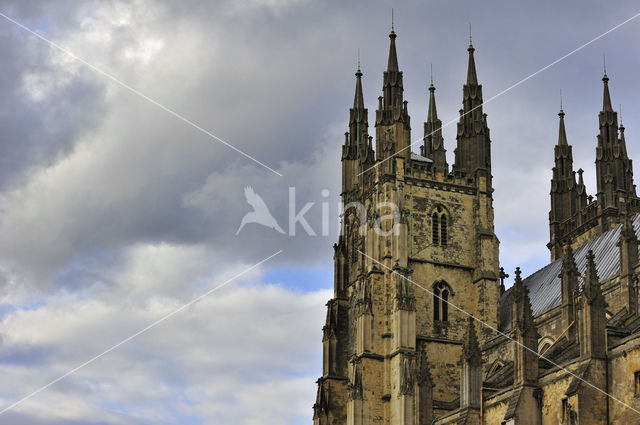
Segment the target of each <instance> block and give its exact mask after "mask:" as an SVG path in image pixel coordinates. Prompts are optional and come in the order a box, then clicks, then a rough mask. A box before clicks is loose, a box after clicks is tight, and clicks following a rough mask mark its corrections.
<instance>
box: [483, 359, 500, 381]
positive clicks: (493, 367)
mask: <svg viewBox="0 0 640 425" xmlns="http://www.w3.org/2000/svg"><path fill="white" fill-rule="evenodd" d="M503 367H504V362H502V361H500V360H496V361H495V362H493V364H492V365H491V367H490V368H489V371H488V372H487V378H489V377H491V376H493V375H495V374H496V373H497V372H498V371H499V370H500V369H502V368H503Z"/></svg>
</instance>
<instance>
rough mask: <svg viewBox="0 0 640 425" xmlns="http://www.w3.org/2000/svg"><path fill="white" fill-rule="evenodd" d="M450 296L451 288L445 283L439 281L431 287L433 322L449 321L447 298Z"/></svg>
mask: <svg viewBox="0 0 640 425" xmlns="http://www.w3.org/2000/svg"><path fill="white" fill-rule="evenodd" d="M451 295H452V292H451V287H450V286H449V285H448V284H447V283H446V282H444V281H440V282H436V283H435V284H434V285H433V320H435V321H439V322H448V321H449V296H451Z"/></svg>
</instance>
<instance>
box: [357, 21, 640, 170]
mask: <svg viewBox="0 0 640 425" xmlns="http://www.w3.org/2000/svg"><path fill="white" fill-rule="evenodd" d="M638 17H640V12H638V13H636V14H635V15H633V16H631V17H630V18H627V19H625V20H624V21H622V22H620V23H619V24H617V25H614V26H613V27H611V28H609V29H608V30H607V31H605V32H603V33H602V34H600V35H598V36H597V37H594V38H592V39H591V40H589V41H587V42H586V43H584V44H583V45H581V46H579V47H576V48H575V49H573V50H572V51H570V52H569V53H567V54H565V55H564V56H561V57H559V58H558V59H556V60H554V61H553V62H551V63H550V64H548V65H545V66H543V67H542V68H540V69H538V70H537V71H536V72H534V73H532V74H529V75H528V76H526V77H524V78H523V79H522V80H520V81H518V82H517V83H514V84H512V85H510V86H509V87H507V88H506V89H504V90H502V91H501V92H499V93H498V94H496V95H494V96H492V97H490V98H489V99H487V100H486V101H484V102H482V103H481V104H480V105H478V106H476V107H474V108H471V109H470V110H469V111H467V112H465V113H463V114H461V115H459V116H457V117H456V118H454V119H452V120H451V121H448V122H446V123H445V124H444V125H442V126H441V127H440V128H439V129H442V128H445V127H448V126H450V125H451V124H454V123H456V122H458V120H459V119H460V118H462V117H463V116H465V115H468V114H470V113H471V112H473V111H475V110H476V109H478V108H482V107H483V106H484V105H486V104H487V103H489V102H491V101H494V100H496V99H497V98H499V97H500V96H502V95H503V94H505V93H507V92H509V91H511V90H512V89H514V88H516V87H518V86H520V85H521V84H524V83H525V82H527V81H529V80H530V79H532V78H533V77H535V76H536V75H538V74H540V73H541V72H544V71H546V70H547V69H549V68H551V67H552V66H554V65H557V64H558V63H560V62H562V61H563V60H565V59H567V58H568V57H569V56H571V55H573V54H574V53H577V52H579V51H580V50H582V49H584V48H585V47H587V46H589V45H590V44H592V43H595V42H596V41H598V40H600V39H601V38H603V37H605V36H606V35H608V34H610V33H612V32H613V31H615V30H617V29H618V28H620V27H621V26H623V25H625V24H627V23H629V22H631V21H633V20H634V19H636V18H638ZM439 129H436V130H434V131H432V132H431V133H429V134H427V135H425V136H423V137H420V138H419V139H416V140H414V141H413V142H411V144H409V145H408V146H405V147H404V148H402V149H400V150H399V151H397V152H395V153H393V154H391V155H389V156H388V157H386V158H384V159H382V160H380V161H378V162H376V163H375V164H374V165H372V166H371V167H369V168H367V169H366V170H364V171H362V172H361V173H359V174H358V176H361V175H362V174H364V173H366V172H367V171H369V170H371V169H374V168H376V167H378V166H379V165H381V164H382V163H383V162H386V161H388V160H390V159H391V158H393V157H395V156H396V155H398V154H400V153H402V152H404V151H405V150H407V149H411V147H412V146H413V145H415V144H416V143H419V142H422V141H424V139H425V138H427V137H429V136H431V135H433V134H434V133H435V132H436V131H438V130H439Z"/></svg>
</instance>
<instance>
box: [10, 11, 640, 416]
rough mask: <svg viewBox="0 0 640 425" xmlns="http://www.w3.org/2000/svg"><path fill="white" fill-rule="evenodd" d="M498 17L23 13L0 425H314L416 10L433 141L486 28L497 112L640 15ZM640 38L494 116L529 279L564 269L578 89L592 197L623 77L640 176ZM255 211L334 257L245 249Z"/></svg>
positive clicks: (637, 28)
mask: <svg viewBox="0 0 640 425" xmlns="http://www.w3.org/2000/svg"><path fill="white" fill-rule="evenodd" d="M479 3H480V2H476V1H471V0H469V1H457V2H452V1H447V2H445V1H435V0H430V1H426V2H425V1H415V2H402V3H397V4H394V3H393V2H387V1H367V2H322V1H311V0H246V1H237V0H234V1H231V0H228V1H222V0H221V1H201V0H194V1H189V2H185V1H178V0H175V1H169V0H163V1H153V0H135V1H116V0H112V1H82V2H79V1H72V0H68V1H65V0H50V1H44V0H14V1H10V0H1V1H0V13H2V14H3V15H4V16H0V52H1V55H0V57H1V59H0V60H1V61H2V66H1V67H0V99H1V100H0V129H1V136H0V235H1V236H0V376H2V379H0V410H3V409H5V410H4V411H3V413H0V422H2V423H7V424H27V425H30V424H62V423H65V424H80V423H82V424H87V423H92V424H93V423H95V424H148V423H154V424H177V423H180V424H201V423H215V424H220V425H226V424H239V423H242V424H265V423H269V424H271V423H273V424H276V423H277V424H308V423H310V422H311V416H312V410H311V406H312V404H313V402H314V398H315V384H314V381H315V379H316V378H317V376H318V375H319V374H320V366H321V345H320V341H321V327H322V325H323V322H324V303H325V302H326V300H327V299H328V298H329V297H330V296H331V293H332V290H331V288H332V285H333V282H332V274H333V270H332V268H333V266H332V248H331V246H332V244H333V243H334V242H335V240H336V233H337V216H336V212H337V209H338V206H337V203H338V195H339V183H340V181H339V180H340V161H339V152H340V145H341V143H342V142H343V136H342V134H343V133H344V131H345V130H346V127H347V119H348V108H349V106H350V105H351V103H352V101H353V90H354V76H353V74H354V72H355V68H356V52H357V49H358V48H359V49H360V55H361V63H362V70H363V72H364V77H363V84H364V94H365V102H366V103H367V106H368V108H369V110H370V119H369V122H370V123H373V113H374V112H373V111H374V109H375V107H376V104H377V101H376V99H377V97H378V95H379V94H380V91H381V86H382V71H383V70H384V67H385V64H386V58H387V51H388V37H387V36H388V33H389V30H390V15H391V8H392V7H394V8H395V17H396V19H395V24H396V32H397V34H398V39H397V44H398V56H399V63H400V67H401V69H402V70H403V71H404V78H405V94H406V99H407V100H408V101H409V111H410V114H411V115H412V118H413V127H414V129H415V131H416V132H414V134H413V138H414V139H416V138H419V137H420V136H421V134H419V133H418V132H419V129H420V128H421V123H422V122H423V121H424V120H425V117H426V103H427V90H426V89H427V86H428V79H429V72H428V70H429V67H430V64H433V74H434V82H435V84H436V87H437V92H436V95H437V102H438V112H439V114H440V118H441V119H442V120H443V122H445V123H446V122H448V121H450V120H451V119H454V118H455V117H456V116H457V114H458V112H457V111H458V109H459V108H460V105H461V98H462V83H463V81H464V78H465V73H466V62H467V52H466V48H467V44H468V26H469V23H471V24H472V28H473V42H474V45H475V47H476V63H477V67H478V75H479V79H480V80H481V83H482V84H483V86H484V95H485V99H489V98H490V97H492V96H494V95H497V94H499V93H501V92H502V91H504V90H505V89H507V88H509V87H510V86H512V85H513V84H515V83H517V82H519V81H521V80H522V79H523V78H525V77H527V76H529V75H531V74H532V73H534V72H536V71H537V70H539V69H541V68H543V67H545V66H546V65H548V64H550V63H552V62H553V61H555V60H556V59H558V58H560V57H562V56H564V55H566V54H567V53H569V52H571V51H572V50H574V49H576V48H578V47H580V46H581V45H583V44H584V43H586V42H588V41H589V40H592V39H593V38H595V37H597V36H599V35H601V34H602V33H604V32H606V31H608V30H609V29H611V28H612V27H614V26H616V25H617V24H619V23H621V22H623V21H625V20H627V19H629V18H630V17H632V16H634V15H636V14H637V13H639V12H640V6H638V5H637V4H635V3H634V2H632V1H626V2H616V1H612V2H601V1H595V0H590V1H584V0H572V1H565V2H557V1H547V0H544V1H537V2H529V3H528V4H524V2H506V1H488V2H482V3H483V7H480V5H479ZM8 18H10V19H13V20H15V21H17V22H19V23H20V24H22V25H24V26H26V27H28V28H29V29H31V30H33V31H36V32H37V33H38V34H40V35H41V36H42V37H44V38H46V39H47V40H49V41H51V42H52V43H55V44H56V45H58V46H60V47H62V48H64V49H67V50H68V51H70V52H72V53H73V54H74V55H76V56H77V57H78V58H81V59H82V60H83V61H85V62H86V63H88V64H91V66H92V67H93V69H92V67H91V66H87V64H86V63H83V62H82V61H79V60H78V59H76V58H73V57H71V56H70V55H68V54H66V53H64V52H63V51H61V50H60V49H58V48H55V47H53V46H52V45H51V44H48V43H47V42H46V41H44V40H42V39H39V38H38V37H36V36H34V35H33V34H30V33H29V32H28V31H27V30H25V29H24V28H21V27H20V26H18V25H17V24H16V23H13V22H11V21H10V20H9V19H8ZM639 37H640V17H638V18H637V19H634V20H632V21H630V22H628V23H627V24H625V25H624V26H622V27H620V28H618V29H616V30H615V31H613V32H611V33H610V34H607V35H606V36H605V37H603V38H602V39H600V40H598V41H596V42H594V43H592V44H590V45H589V46H587V47H585V48H584V49H582V50H580V51H579V52H577V53H575V54H573V55H571V56H570V57H568V58H567V59H565V60H563V61H561V62H560V63H558V64H556V65H554V66H552V67H551V68H549V69H547V70H545V71H543V72H541V73H539V74H538V75H535V76H534V77H533V78H531V79H529V80H527V81H526V82H524V83H523V84H521V85H519V86H517V87H515V88H513V89H511V90H509V91H507V92H506V93H504V94H502V95H500V96H499V97H497V98H496V99H495V100H493V101H491V102H490V103H488V104H487V105H486V106H485V112H487V113H488V114H489V118H488V119H489V126H490V128H491V134H492V140H493V147H492V148H493V174H494V186H495V189H496V192H495V211H496V233H497V234H498V237H499V238H500V241H501V246H500V248H501V254H500V259H501V265H503V266H504V267H505V268H506V269H508V270H513V269H514V268H515V266H516V265H520V266H521V267H522V268H523V270H524V271H525V274H529V273H532V272H533V271H535V270H536V269H537V268H539V267H541V266H543V265H544V264H546V262H547V261H548V257H549V254H548V251H547V249H546V247H545V244H546V242H547V240H548V227H547V220H548V215H547V214H548V209H549V199H548V192H549V179H550V174H551V172H550V169H551V166H552V163H553V145H554V144H555V142H556V140H557V113H558V109H559V97H560V96H559V92H560V89H562V91H563V94H564V95H563V97H564V109H565V112H566V114H567V116H566V124H567V131H568V138H569V143H571V144H573V146H574V159H575V164H576V168H578V167H582V168H584V169H585V178H586V181H587V185H588V189H589V193H592V194H593V193H594V189H595V170H594V166H593V161H594V159H595V142H596V139H595V136H596V134H597V130H598V129H597V113H598V111H599V110H600V108H601V104H602V82H601V78H602V73H603V54H606V62H607V69H608V74H609V77H610V78H611V82H610V86H611V92H612V97H613V102H614V104H615V105H616V109H618V108H619V107H618V106H617V105H622V110H623V117H624V122H625V125H626V127H627V141H628V143H629V146H628V148H629V154H630V156H631V157H632V158H634V159H638V158H640V148H638V145H637V144H636V143H635V140H637V139H638V137H640V136H639V133H640V130H639V129H640V120H639V119H638V115H639V113H640V101H638V96H637V93H638V92H639V90H640V79H639V78H638V75H640V57H639V56H638V55H637V43H636V41H637V40H638V38H639ZM96 69H98V70H100V71H101V72H102V73H101V72H98V71H96ZM116 80H117V81H119V83H118V82H116ZM125 86H126V87H129V88H130V89H133V90H135V91H137V92H138V93H139V94H136V93H134V92H133V91H132V90H130V89H128V88H126V87H125ZM140 94H142V95H143V96H147V97H148V98H147V99H145V98H144V97H143V96H141V95H140ZM149 99H151V100H153V101H155V102H157V103H158V104H159V105H162V107H160V106H158V104H154V103H153V102H152V101H150V100H149ZM163 107H164V108H168V109H170V110H171V111H174V112H175V113H176V114H178V115H179V116H180V117H182V118H184V119H181V118H179V117H177V116H176V115H172V114H171V113H169V112H167V110H166V109H163ZM186 120H188V121H189V122H191V123H192V124H193V125H192V124H189V123H187V122H186ZM196 126H199V127H200V129H202V130H205V131H208V132H210V133H211V134H214V135H216V136H217V137H219V138H221V139H223V140H225V141H226V142H228V143H230V144H232V145H233V146H235V147H236V148H237V149H239V150H241V151H243V152H245V153H246V154H248V155H250V156H251V157H253V158H255V159H257V160H258V161H260V162H262V163H264V164H265V165H267V166H268V167H270V168H272V169H273V170H275V171H276V172H277V173H278V174H281V175H278V174H276V173H274V172H272V171H269V170H268V169H266V168H264V167H262V166H261V165H259V164H257V163H256V162H254V161H252V160H250V159H248V158H247V157H245V156H243V155H241V154H239V153H238V152H236V151H234V150H233V149H231V148H229V147H227V146H225V145H224V144H222V143H221V142H220V141H218V140H215V139H214V138H212V137H210V136H209V135H207V134H205V133H204V132H203V131H201V130H200V129H198V128H196ZM444 136H445V143H446V147H447V149H448V159H449V162H452V160H453V156H452V153H453V147H454V145H455V134H454V126H449V127H447V128H445V129H444ZM247 186H251V187H252V188H253V190H254V191H255V192H256V193H258V194H260V195H261V196H262V197H263V198H264V199H265V202H266V203H267V204H268V205H269V207H270V208H271V211H272V212H273V215H274V216H275V217H276V219H277V220H278V221H279V223H280V225H281V226H282V227H284V228H285V230H287V231H288V230H289V229H288V223H287V219H288V216H289V205H290V202H289V197H290V189H289V188H291V187H294V188H295V197H296V199H295V202H296V206H295V209H296V212H297V211H300V210H301V209H303V207H304V206H305V205H306V204H307V203H308V202H311V203H313V205H310V206H309V211H308V213H307V214H306V218H307V221H308V222H309V224H310V226H311V227H312V228H313V230H314V231H315V233H317V236H309V235H308V234H307V232H306V231H305V229H304V228H303V227H302V226H300V225H298V226H297V227H296V235H295V236H292V235H289V234H287V235H282V234H279V233H277V232H276V231H274V230H272V229H268V228H264V227H260V226H257V225H255V224H249V225H247V226H246V227H244V228H243V229H242V231H241V232H240V233H239V234H238V235H236V232H237V230H238V227H239V225H240V220H241V218H242V216H243V215H244V214H245V213H247V212H249V211H251V208H250V207H249V206H248V205H247V203H246V201H245V196H244V188H245V187H247ZM323 190H325V191H328V196H323ZM324 195H327V192H324ZM323 208H327V209H328V211H329V212H330V214H329V224H330V226H329V229H330V232H329V234H328V235H323V234H322V233H323V232H322V221H323V219H322V215H323ZM287 233H289V232H287ZM280 250H282V252H281V253H280V254H278V255H276V256H274V257H272V258H270V259H269V260H267V261H266V262H264V263H262V264H261V265H259V266H258V267H255V268H252V269H251V270H249V271H246V270H247V269H248V268H249V267H251V266H253V265H255V264H256V263H258V262H260V261H261V260H264V259H265V258H268V257H270V256H272V255H273V254H275V253H277V252H279V251H280ZM239 274H241V275H240V276H238V275H239ZM236 276H238V277H236ZM222 284H224V286H222V287H220V285H222ZM218 287H219V289H215V288H218ZM211 290H214V291H213V292H212V293H211V294H210V295H209V296H207V297H206V298H203V299H201V300H200V301H198V302H196V303H193V304H192V305H189V307H187V308H185V309H183V310H181V311H180V312H178V313H176V314H175V315H173V316H171V317H170V318H169V319H167V320H166V321H163V322H162V323H160V324H158V325H157V326H155V327H153V328H152V329H150V330H148V331H146V332H145V333H143V334H142V335H140V336H138V337H136V338H135V339H132V340H130V341H128V342H126V343H124V344H122V345H120V346H119V347H117V348H116V349H114V350H112V351H110V352H109V353H107V354H105V355H104V356H101V357H100V358H99V359H97V360H95V361H93V362H91V363H90V364H87V365H86V366H84V367H82V368H80V369H78V370H77V371H75V372H74V373H72V374H70V375H68V376H66V377H65V378H64V379H61V380H59V381H58V382H56V383H54V384H53V385H50V386H49V387H47V388H46V389H43V390H41V391H39V392H38V393H36V394H34V395H33V396H31V397H29V398H27V399H25V400H24V401H21V400H22V399H23V398H25V397H27V396H30V395H31V394H33V393H34V392H35V391H38V390H40V389H41V388H42V387H43V386H45V385H47V384H49V383H50V382H52V381H54V380H56V379H57V378H59V377H61V376H63V375H64V374H66V373H67V372H69V371H71V370H74V369H75V368H77V367H78V366H80V365H82V364H84V363H85V362H87V361H88V360H90V359H92V358H93V357H94V356H96V355H98V354H100V353H102V352H104V351H105V350H107V349H109V348H110V347H113V346H114V345H115V344H117V343H119V342H120V341H122V340H124V339H125V338H127V337H129V336H131V335H133V334H135V333H136V332H138V331H140V330H141V329H144V328H145V327H147V326H148V325H150V324H152V323H154V322H156V321H157V320H159V319H161V318H162V317H164V316H165V315H167V314H170V313H172V312H174V311H176V309H179V308H180V307H181V306H183V305H184V304H185V303H188V302H190V301H191V300H193V299H195V298H196V297H198V296H200V295H201V294H204V293H207V292H208V291H211ZM19 401H20V403H19V404H17V405H15V407H12V408H11V409H9V410H6V409H7V408H8V407H10V406H12V405H13V404H15V403H16V402H19Z"/></svg>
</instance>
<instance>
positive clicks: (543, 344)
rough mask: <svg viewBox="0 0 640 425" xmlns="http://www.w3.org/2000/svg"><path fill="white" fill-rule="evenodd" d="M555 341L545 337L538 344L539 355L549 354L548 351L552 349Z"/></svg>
mask: <svg viewBox="0 0 640 425" xmlns="http://www.w3.org/2000/svg"><path fill="white" fill-rule="evenodd" d="M554 342H555V340H554V339H553V338H551V337H550V336H545V337H543V338H542V339H540V341H539V342H538V347H539V348H538V353H539V354H544V353H546V352H547V350H549V348H551V346H552V345H553V344H554Z"/></svg>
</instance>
